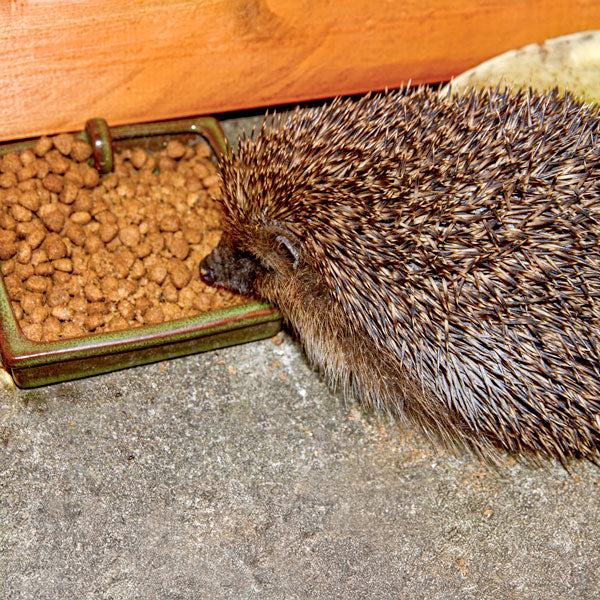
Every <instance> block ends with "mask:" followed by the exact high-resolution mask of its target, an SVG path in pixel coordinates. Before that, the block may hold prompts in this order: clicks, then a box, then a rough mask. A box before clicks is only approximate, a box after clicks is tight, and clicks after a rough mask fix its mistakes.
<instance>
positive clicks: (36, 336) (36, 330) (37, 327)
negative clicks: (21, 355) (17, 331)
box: [21, 322, 43, 342]
mask: <svg viewBox="0 0 600 600" xmlns="http://www.w3.org/2000/svg"><path fill="white" fill-rule="evenodd" d="M21 329H22V330H23V335H24V336H25V337H26V338H27V339H29V340H32V341H34V342H39V341H41V339H42V334H43V329H42V325H41V323H31V322H28V323H23V325H21Z"/></svg>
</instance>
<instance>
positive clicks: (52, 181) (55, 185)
mask: <svg viewBox="0 0 600 600" xmlns="http://www.w3.org/2000/svg"><path fill="white" fill-rule="evenodd" d="M42 185H43V186H44V187H45V188H46V189H47V190H48V191H50V192H54V193H55V194H59V193H60V192H61V191H62V188H63V180H62V177H61V176H60V175H57V174H56V173H48V175H46V177H44V179H43V180H42Z"/></svg>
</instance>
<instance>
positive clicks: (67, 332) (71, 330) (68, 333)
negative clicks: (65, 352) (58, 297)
mask: <svg viewBox="0 0 600 600" xmlns="http://www.w3.org/2000/svg"><path fill="white" fill-rule="evenodd" d="M82 333H83V329H82V328H81V327H79V325H77V324H76V323H73V322H70V321H65V323H64V324H63V326H62V337H64V338H74V337H77V336H79V335H81V334H82Z"/></svg>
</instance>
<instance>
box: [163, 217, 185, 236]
mask: <svg viewBox="0 0 600 600" xmlns="http://www.w3.org/2000/svg"><path fill="white" fill-rule="evenodd" d="M159 227H160V229H161V231H171V232H172V231H177V230H178V229H179V228H180V227H181V221H180V220H179V217H178V216H177V215H165V216H164V217H163V218H162V219H161V220H160V223H159Z"/></svg>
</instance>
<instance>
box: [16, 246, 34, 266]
mask: <svg viewBox="0 0 600 600" xmlns="http://www.w3.org/2000/svg"><path fill="white" fill-rule="evenodd" d="M17 260H18V261H19V262H20V263H23V264H24V263H28V262H30V261H31V246H30V245H29V244H28V243H27V242H26V241H21V242H19V243H18V244H17Z"/></svg>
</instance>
